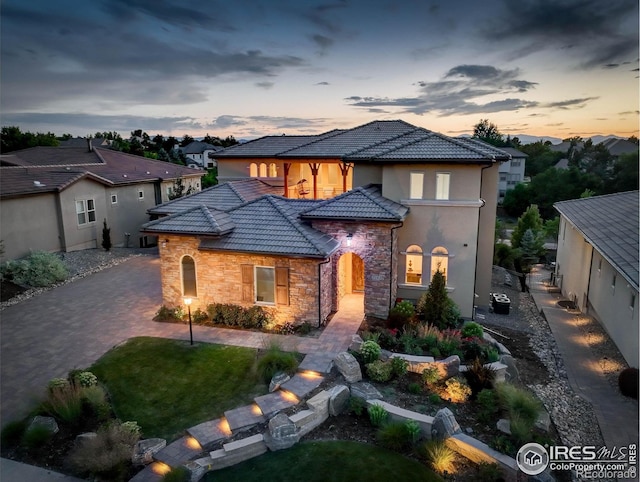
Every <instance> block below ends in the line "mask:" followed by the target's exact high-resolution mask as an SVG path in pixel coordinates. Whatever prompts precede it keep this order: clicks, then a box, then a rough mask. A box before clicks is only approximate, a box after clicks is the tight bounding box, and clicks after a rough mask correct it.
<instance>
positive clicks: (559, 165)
mask: <svg viewBox="0 0 640 482" xmlns="http://www.w3.org/2000/svg"><path fill="white" fill-rule="evenodd" d="M553 167H555V168H556V169H569V159H560V160H559V161H558V162H556V164H555V166H553Z"/></svg>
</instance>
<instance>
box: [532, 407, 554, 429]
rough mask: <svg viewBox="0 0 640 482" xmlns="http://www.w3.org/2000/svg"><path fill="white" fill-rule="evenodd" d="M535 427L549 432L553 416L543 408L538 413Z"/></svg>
mask: <svg viewBox="0 0 640 482" xmlns="http://www.w3.org/2000/svg"><path fill="white" fill-rule="evenodd" d="M535 427H536V428H537V429H538V430H542V431H544V432H549V428H550V427H551V417H549V414H548V413H547V411H546V410H542V411H541V412H540V413H539V414H538V418H537V419H536V423H535Z"/></svg>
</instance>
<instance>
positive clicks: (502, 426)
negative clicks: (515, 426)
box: [496, 418, 511, 435]
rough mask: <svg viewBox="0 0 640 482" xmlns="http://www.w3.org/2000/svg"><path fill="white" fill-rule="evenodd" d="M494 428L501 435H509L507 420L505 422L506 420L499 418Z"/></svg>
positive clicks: (509, 429) (509, 423)
mask: <svg viewBox="0 0 640 482" xmlns="http://www.w3.org/2000/svg"><path fill="white" fill-rule="evenodd" d="M496 428H497V429H498V430H500V431H501V432H502V433H506V434H508V435H511V422H509V420H507V419H506V418H501V419H500V420H498V423H496Z"/></svg>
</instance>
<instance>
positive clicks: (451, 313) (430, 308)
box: [418, 269, 460, 329]
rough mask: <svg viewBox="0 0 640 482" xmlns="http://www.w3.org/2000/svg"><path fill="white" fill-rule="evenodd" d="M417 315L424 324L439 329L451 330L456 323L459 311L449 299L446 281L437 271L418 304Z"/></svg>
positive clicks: (440, 272)
mask: <svg viewBox="0 0 640 482" xmlns="http://www.w3.org/2000/svg"><path fill="white" fill-rule="evenodd" d="M418 315H419V316H420V317H421V318H422V320H423V321H424V323H429V324H431V325H434V326H436V327H438V328H439V329H445V328H452V327H454V326H456V324H457V323H458V318H459V317H460V311H459V310H458V307H457V306H456V304H455V303H454V302H453V301H452V300H451V299H450V298H449V295H448V294H447V287H446V279H445V277H444V274H443V273H442V271H440V270H439V269H438V270H437V271H436V272H435V273H434V275H433V278H432V279H431V284H430V285H429V289H428V290H427V292H426V293H425V294H423V295H422V297H421V298H420V301H419V302H418Z"/></svg>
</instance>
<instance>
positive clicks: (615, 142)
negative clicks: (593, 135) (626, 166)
mask: <svg viewBox="0 0 640 482" xmlns="http://www.w3.org/2000/svg"><path fill="white" fill-rule="evenodd" d="M601 144H602V145H603V146H604V147H606V148H607V150H608V151H609V154H611V155H612V156H613V157H615V158H616V159H617V158H618V157H620V156H621V155H622V154H631V153H632V152H638V144H634V143H633V142H631V141H628V140H626V139H618V138H616V137H611V138H609V139H607V140H605V141H602V142H601Z"/></svg>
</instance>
